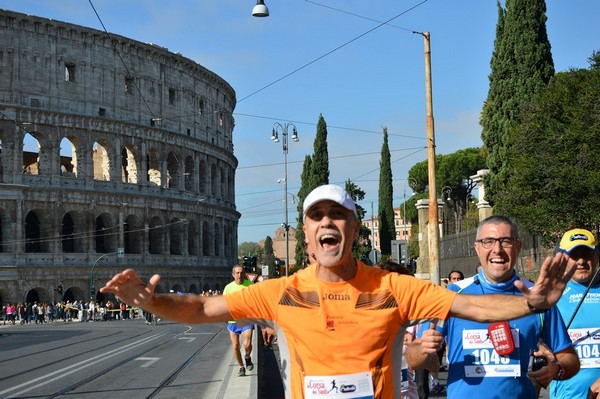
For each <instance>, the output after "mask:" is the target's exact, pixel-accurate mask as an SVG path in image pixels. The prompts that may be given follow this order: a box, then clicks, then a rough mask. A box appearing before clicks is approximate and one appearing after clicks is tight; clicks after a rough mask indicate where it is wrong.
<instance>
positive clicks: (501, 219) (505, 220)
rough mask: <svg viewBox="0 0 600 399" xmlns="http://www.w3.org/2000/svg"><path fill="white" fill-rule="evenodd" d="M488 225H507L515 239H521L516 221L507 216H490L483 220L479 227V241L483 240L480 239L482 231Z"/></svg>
mask: <svg viewBox="0 0 600 399" xmlns="http://www.w3.org/2000/svg"><path fill="white" fill-rule="evenodd" d="M486 224H507V225H509V226H510V232H511V233H512V236H513V238H514V239H515V240H518V239H519V226H517V224H516V223H515V221H514V220H512V219H511V218H509V217H507V216H502V215H494V216H490V217H487V218H485V219H483V220H482V221H481V222H479V224H478V225H477V239H480V238H481V237H480V234H481V229H482V228H483V226H485V225H486Z"/></svg>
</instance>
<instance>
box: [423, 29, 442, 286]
mask: <svg viewBox="0 0 600 399" xmlns="http://www.w3.org/2000/svg"><path fill="white" fill-rule="evenodd" d="M422 35H423V39H424V41H425V100H426V103H427V122H426V123H427V172H428V176H429V181H428V183H429V218H428V220H429V223H428V225H427V236H428V237H429V272H430V275H431V280H430V281H431V282H433V283H434V284H438V285H439V284H440V256H439V229H438V206H437V188H436V186H435V130H434V124H433V99H432V89H431V86H432V85H431V48H430V34H429V32H423V33H422Z"/></svg>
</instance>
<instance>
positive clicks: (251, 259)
mask: <svg viewBox="0 0 600 399" xmlns="http://www.w3.org/2000/svg"><path fill="white" fill-rule="evenodd" d="M250 267H251V269H252V273H256V256H253V257H251V258H250Z"/></svg>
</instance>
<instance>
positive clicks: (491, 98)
mask: <svg viewBox="0 0 600 399" xmlns="http://www.w3.org/2000/svg"><path fill="white" fill-rule="evenodd" d="M497 4H498V23H497V25H496V39H495V41H494V52H493V54H492V59H491V62H490V65H491V73H490V76H489V81H490V87H489V90H488V96H487V99H486V102H485V104H484V106H483V111H482V115H481V121H480V123H481V126H482V134H481V136H482V139H483V143H484V146H485V148H486V150H487V153H488V158H487V164H488V168H489V169H490V173H489V174H488V175H487V176H486V179H485V180H486V181H485V184H486V200H488V201H490V202H491V203H492V204H495V203H498V202H499V201H501V198H502V195H503V194H502V193H503V191H506V190H507V187H506V186H507V183H508V181H509V179H510V165H511V162H510V158H511V155H510V154H511V143H512V142H513V139H514V137H512V135H513V134H518V133H517V131H518V129H516V127H517V126H518V124H519V116H518V115H519V110H520V107H521V105H522V104H524V103H526V102H528V101H530V100H531V99H532V98H533V96H534V95H535V94H537V93H538V92H540V91H541V90H543V88H544V87H546V85H547V84H548V82H549V81H550V78H551V77H552V76H553V75H554V62H553V61H552V53H551V46H550V42H549V40H548V34H547V31H546V20H547V17H546V2H545V1H544V0H506V8H505V9H503V8H502V6H501V5H500V3H499V2H498V3H497Z"/></svg>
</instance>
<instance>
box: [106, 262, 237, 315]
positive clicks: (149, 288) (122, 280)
mask: <svg viewBox="0 0 600 399" xmlns="http://www.w3.org/2000/svg"><path fill="white" fill-rule="evenodd" d="M159 281H160V276H159V275H158V274H155V275H154V276H152V277H151V278H150V281H149V282H148V283H147V284H146V283H144V282H143V281H142V280H141V279H140V278H139V277H138V275H137V274H136V273H135V271H133V270H132V269H127V270H124V271H123V272H121V273H118V274H116V275H115V276H114V277H113V278H112V279H111V280H110V281H108V282H107V283H106V285H104V287H102V288H100V292H102V293H112V294H115V295H116V296H118V297H119V299H121V300H122V301H123V302H125V303H127V304H128V305H130V306H138V307H140V308H142V309H144V310H145V311H148V312H150V313H152V314H154V315H156V316H159V317H161V318H163V319H168V320H172V321H175V322H179V323H214V322H223V321H227V320H231V319H232V317H231V315H230V314H229V310H228V309H227V304H226V302H225V298H223V296H222V295H219V296H207V297H205V296H200V295H178V294H161V295H157V294H155V293H154V290H155V289H156V285H157V284H158V282H159Z"/></svg>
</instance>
